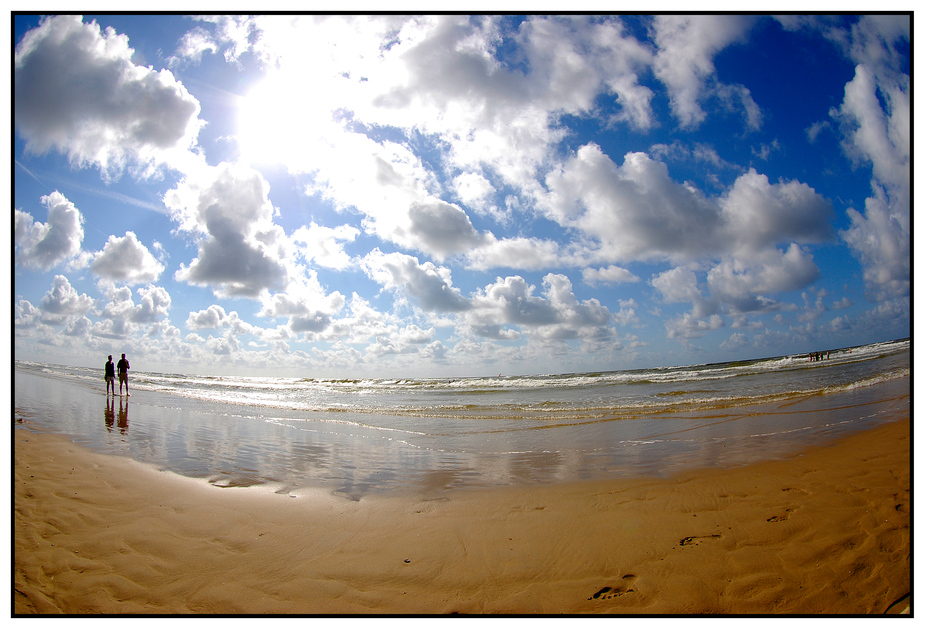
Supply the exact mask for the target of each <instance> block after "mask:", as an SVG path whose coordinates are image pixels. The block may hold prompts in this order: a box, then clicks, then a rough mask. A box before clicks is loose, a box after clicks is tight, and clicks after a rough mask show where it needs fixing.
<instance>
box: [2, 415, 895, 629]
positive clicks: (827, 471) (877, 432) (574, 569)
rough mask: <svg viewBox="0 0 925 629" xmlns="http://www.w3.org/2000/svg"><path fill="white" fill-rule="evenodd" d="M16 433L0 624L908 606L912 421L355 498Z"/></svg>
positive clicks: (22, 430)
mask: <svg viewBox="0 0 925 629" xmlns="http://www.w3.org/2000/svg"><path fill="white" fill-rule="evenodd" d="M27 428H28V424H24V425H20V426H19V427H17V429H16V430H15V431H14V437H15V444H14V451H13V454H14V456H15V465H14V468H15V469H14V472H15V475H14V510H15V512H14V549H13V550H14V570H13V572H14V574H13V578H14V593H13V597H14V599H13V608H14V613H15V614H100V613H103V614H451V613H457V612H458V613H468V614H798V615H811V614H852V615H853V614H884V613H890V614H892V613H901V612H903V611H904V610H905V611H906V613H909V605H910V603H909V599H908V598H905V597H907V595H908V593H909V592H910V587H911V586H910V581H911V575H910V572H911V558H910V553H911V546H910V451H911V439H910V421H909V418H908V416H906V417H904V418H899V419H896V420H894V421H891V422H888V423H886V424H883V425H881V426H878V427H875V428H872V429H869V430H866V431H864V432H862V433H858V434H854V435H851V436H847V437H843V438H840V439H839V440H838V441H836V442H835V443H833V444H831V445H828V446H824V447H815V448H812V449H809V450H807V451H805V452H802V453H800V454H798V455H796V456H793V457H790V458H788V459H786V460H779V461H768V462H763V463H758V464H753V465H748V466H744V467H738V468H734V469H707V470H698V471H690V472H685V473H683V474H679V475H676V476H673V477H671V478H668V479H623V480H608V481H588V482H581V483H562V484H553V485H546V486H534V487H529V488H514V487H508V488H496V489H469V490H466V489H463V490H453V491H445V490H443V489H434V490H433V491H430V492H424V493H422V494H418V495H376V496H370V497H364V498H362V499H360V500H358V501H351V500H346V499H344V498H341V497H336V496H332V495H330V494H325V493H322V492H317V493H313V492H306V493H301V494H299V495H297V496H291V495H281V494H275V493H273V492H272V491H270V490H268V489H267V488H259V487H250V488H218V487H215V486H212V485H209V484H208V483H206V482H205V481H201V480H193V479H188V478H184V477H181V476H178V475H175V474H172V473H169V472H163V471H158V470H156V469H154V468H153V467H150V466H146V465H143V464H140V463H137V462H134V461H132V460H130V459H127V458H123V457H116V456H110V455H104V454H98V453H95V452H92V451H90V450H87V449H84V448H82V447H80V446H77V445H75V444H74V443H73V442H72V441H71V440H69V439H68V438H66V437H63V436H61V435H56V434H48V433H40V432H33V431H31V430H28V429H27Z"/></svg>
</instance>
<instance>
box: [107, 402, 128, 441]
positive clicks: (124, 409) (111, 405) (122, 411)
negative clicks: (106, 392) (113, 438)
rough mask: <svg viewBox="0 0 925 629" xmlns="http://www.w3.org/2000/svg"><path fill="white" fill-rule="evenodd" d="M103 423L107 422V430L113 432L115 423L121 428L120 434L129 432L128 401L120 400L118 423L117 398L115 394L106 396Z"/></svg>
mask: <svg viewBox="0 0 925 629" xmlns="http://www.w3.org/2000/svg"><path fill="white" fill-rule="evenodd" d="M103 423H105V424H106V432H112V427H113V424H115V425H116V426H117V427H118V428H119V434H122V435H124V434H126V433H127V432H128V402H125V403H124V404H123V402H122V400H121V399H120V400H119V422H118V423H116V399H115V396H113V397H112V398H110V397H109V396H107V397H106V410H105V411H104V413H103Z"/></svg>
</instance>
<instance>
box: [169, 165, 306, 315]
mask: <svg viewBox="0 0 925 629" xmlns="http://www.w3.org/2000/svg"><path fill="white" fill-rule="evenodd" d="M268 191H269V184H267V182H266V180H265V179H264V178H263V176H262V175H261V174H260V173H259V172H257V171H255V170H253V169H250V168H248V167H244V166H241V165H236V164H229V163H227V162H226V163H223V164H220V165H219V166H217V167H215V168H209V169H207V170H205V171H203V172H200V173H197V174H196V175H195V176H193V175H188V176H187V178H186V179H185V180H184V181H182V182H181V183H180V184H179V185H178V186H177V187H176V188H174V189H173V190H171V191H170V192H168V193H167V195H166V197H165V199H164V202H165V204H166V205H167V207H168V208H170V209H171V211H172V212H173V216H174V219H175V220H177V221H178V222H179V224H180V229H182V230H185V231H190V232H193V233H194V234H196V235H198V236H199V237H200V240H199V257H198V258H196V259H194V260H193V261H192V262H190V264H189V265H186V264H181V265H180V269H179V270H178V271H177V273H176V278H177V279H178V280H181V281H185V282H189V283H190V284H196V285H200V286H211V287H212V290H213V291H214V292H215V294H216V295H219V296H225V295H227V296H244V297H258V296H259V295H261V294H262V293H263V292H264V291H269V290H275V289H280V288H283V287H285V285H286V283H287V281H288V270H287V268H286V264H285V259H286V253H287V248H288V247H289V242H288V239H287V238H286V236H285V234H284V233H283V231H282V229H281V228H280V227H279V226H277V225H275V224H274V223H273V216H274V214H275V209H274V207H273V205H272V204H271V203H270V201H269V199H268V198H267V194H268Z"/></svg>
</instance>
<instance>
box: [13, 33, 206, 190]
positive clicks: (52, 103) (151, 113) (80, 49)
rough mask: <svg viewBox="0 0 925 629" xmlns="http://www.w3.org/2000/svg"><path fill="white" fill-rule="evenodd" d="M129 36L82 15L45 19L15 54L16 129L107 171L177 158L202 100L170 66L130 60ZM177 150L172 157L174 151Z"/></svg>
mask: <svg viewBox="0 0 925 629" xmlns="http://www.w3.org/2000/svg"><path fill="white" fill-rule="evenodd" d="M132 52H133V51H132V49H131V48H130V47H129V45H128V38H127V37H125V36H124V35H118V34H116V32H115V31H114V30H113V29H112V28H107V29H105V30H103V31H101V29H100V27H99V25H98V24H96V23H95V22H91V23H89V24H84V23H83V22H82V19H81V16H77V15H63V16H57V17H51V18H45V19H43V20H42V22H41V24H40V25H39V27H38V28H36V29H33V30H32V31H30V32H29V33H27V34H26V36H25V37H24V38H23V40H22V42H20V44H19V46H18V47H17V49H16V53H15V60H14V78H13V82H14V96H13V98H14V106H15V111H16V116H15V125H16V129H17V131H18V132H19V133H20V134H21V135H22V136H23V138H25V140H26V146H27V149H28V150H29V151H32V152H35V153H43V152H45V151H47V150H49V149H51V148H55V149H57V150H59V151H61V152H62V153H65V154H67V155H68V157H69V158H70V159H71V160H72V161H74V162H75V163H77V164H79V165H86V164H96V165H98V166H99V167H100V170H101V172H102V174H103V176H104V177H107V178H111V177H114V176H117V175H118V174H120V173H121V172H122V170H123V168H124V167H125V166H126V165H127V163H128V162H129V160H131V159H134V160H137V164H136V165H138V166H139V167H141V166H153V165H157V164H159V163H163V162H165V161H169V160H171V159H172V158H178V156H179V155H182V154H183V153H185V151H186V149H187V148H188V147H189V146H191V145H192V143H193V142H194V141H195V138H196V136H197V135H198V133H199V128H200V126H201V122H200V121H199V119H198V115H199V103H198V102H197V101H196V99H195V98H193V97H192V96H191V95H190V94H189V92H187V91H186V89H185V88H184V87H183V85H181V84H180V83H179V82H178V81H177V80H176V79H175V78H174V76H173V75H172V74H171V73H170V72H169V71H168V70H161V71H159V72H158V71H155V70H154V69H152V68H144V67H141V66H137V65H135V64H134V63H132V61H131V57H132ZM171 154H173V157H171Z"/></svg>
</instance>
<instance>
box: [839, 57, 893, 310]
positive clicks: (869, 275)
mask: <svg viewBox="0 0 925 629" xmlns="http://www.w3.org/2000/svg"><path fill="white" fill-rule="evenodd" d="M878 93H879V94H882V95H885V96H886V99H885V100H886V105H887V109H886V111H884V109H883V108H882V107H881V105H880V99H879V98H878ZM909 97H910V94H909V84H908V77H905V79H904V80H902V82H900V81H899V80H898V79H895V80H894V79H893V78H890V77H889V76H887V77H884V76H880V77H878V76H876V75H874V74H873V73H872V72H871V71H870V70H869V69H868V68H867V67H866V66H864V65H859V66H858V67H857V69H856V71H855V77H854V79H853V80H852V81H851V82H850V83H849V84H848V85H847V86H846V87H845V100H844V102H843V103H842V105H841V108H840V109H839V110H838V112H837V116H838V118H839V120H840V121H841V123H842V129H843V131H844V133H845V142H844V143H845V146H846V149H847V150H848V152H849V154H850V155H852V156H854V157H855V158H856V159H857V160H859V161H865V162H868V163H870V164H871V165H872V168H873V179H872V181H871V186H872V188H873V195H872V196H871V197H869V198H868V199H867V200H866V201H865V207H864V213H863V214H862V213H861V212H858V211H857V210H855V209H854V208H850V209H849V210H848V216H849V217H850V219H851V226H850V227H849V228H848V229H847V230H845V231H844V232H842V236H843V238H844V239H845V241H846V242H847V243H848V245H849V246H851V247H852V248H853V249H854V251H855V252H856V253H857V255H858V257H859V258H860V260H861V263H862V264H863V266H864V281H865V284H866V286H867V291H868V294H869V295H870V296H871V297H872V298H873V299H875V300H878V301H879V300H882V299H887V298H891V297H899V296H904V295H907V294H908V292H909V288H910V283H911V274H910V264H911V255H910V254H911V249H910V247H911V220H910V218H911V216H910V205H911V195H910V180H909V177H910V153H909V149H910V144H909V142H910V138H909V129H910V125H909V108H910V100H909Z"/></svg>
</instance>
